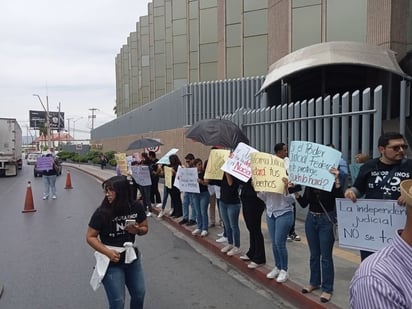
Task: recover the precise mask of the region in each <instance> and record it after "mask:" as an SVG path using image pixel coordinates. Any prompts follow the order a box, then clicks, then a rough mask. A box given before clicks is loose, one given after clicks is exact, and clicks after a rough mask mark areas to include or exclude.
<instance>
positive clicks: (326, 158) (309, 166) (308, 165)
mask: <svg viewBox="0 0 412 309" xmlns="http://www.w3.org/2000/svg"><path fill="white" fill-rule="evenodd" d="M341 157H342V153H341V152H340V151H337V150H336V149H333V148H332V147H328V146H324V145H321V144H316V143H311V142H306V141H292V142H291V143H290V147H289V159H290V163H289V181H290V182H292V183H294V184H301V185H304V186H309V187H313V188H317V189H321V190H325V191H329V192H330V191H332V187H333V184H334V182H335V176H334V175H333V174H332V173H330V171H329V170H330V169H331V168H332V167H338V166H339V161H340V159H341Z"/></svg>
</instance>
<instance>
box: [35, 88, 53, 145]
mask: <svg viewBox="0 0 412 309" xmlns="http://www.w3.org/2000/svg"><path fill="white" fill-rule="evenodd" d="M33 96H35V97H37V98H38V99H39V101H40V103H41V106H42V107H43V109H44V111H45V112H46V126H47V147H48V149H49V150H50V148H51V137H50V115H49V96H46V106H47V108H46V107H45V106H44V104H43V101H42V100H41V98H40V96H39V95H38V94H33Z"/></svg>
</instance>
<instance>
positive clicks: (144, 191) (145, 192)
mask: <svg viewBox="0 0 412 309" xmlns="http://www.w3.org/2000/svg"><path fill="white" fill-rule="evenodd" d="M141 157H142V160H141V161H140V163H139V164H140V165H141V166H147V168H148V169H149V173H150V168H151V164H152V162H151V161H150V159H149V156H148V155H147V153H146V152H142V153H141ZM151 189H152V184H149V185H145V186H143V185H139V190H140V193H141V195H142V200H143V205H144V206H145V208H146V215H147V216H148V217H151V216H152V203H151V201H150V192H151Z"/></svg>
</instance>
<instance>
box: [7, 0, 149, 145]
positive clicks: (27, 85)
mask: <svg viewBox="0 0 412 309" xmlns="http://www.w3.org/2000/svg"><path fill="white" fill-rule="evenodd" d="M148 2H151V1H149V0H70V1H67V0H65V1H63V0H54V1H52V0H36V1H32V0H1V2H0V46H1V47H0V108H1V109H0V117H7V118H17V120H18V121H19V123H20V126H21V127H22V130H23V135H27V126H28V124H29V110H39V111H41V110H43V107H42V106H41V104H40V101H39V99H38V98H37V97H35V96H33V94H38V95H40V97H41V99H42V101H43V103H44V104H45V105H46V96H48V101H49V109H50V111H57V110H58V105H59V102H61V111H62V112H64V113H65V119H67V118H73V120H72V121H70V127H71V128H70V129H71V130H70V133H73V132H72V130H73V126H75V129H76V132H75V137H76V138H89V136H90V135H89V134H87V133H85V132H87V131H90V129H91V119H90V118H89V116H91V111H90V110H89V109H90V108H97V109H98V110H96V111H95V115H96V118H95V122H94V127H95V128H96V127H98V126H99V125H102V124H104V123H106V122H108V121H110V120H112V119H114V118H115V115H114V113H113V107H114V106H115V100H116V88H115V66H114V61H115V56H116V55H117V54H118V53H119V51H120V48H121V47H122V45H123V44H125V43H126V42H127V37H128V36H129V33H130V32H133V31H135V30H136V22H137V21H138V20H139V16H144V15H147V4H148ZM81 117H83V118H81ZM79 118H81V119H79ZM75 120H77V121H75ZM73 121H75V125H74V123H73ZM65 127H66V129H67V120H66V121H65ZM83 131H84V132H83ZM30 133H31V134H32V135H34V131H33V130H32V131H31V132H29V135H30Z"/></svg>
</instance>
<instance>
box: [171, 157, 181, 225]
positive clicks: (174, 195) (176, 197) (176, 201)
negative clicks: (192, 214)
mask: <svg viewBox="0 0 412 309" xmlns="http://www.w3.org/2000/svg"><path fill="white" fill-rule="evenodd" d="M169 161H170V168H171V169H172V188H170V189H168V190H169V192H170V198H171V200H172V208H173V212H172V213H171V214H170V216H171V217H172V218H179V217H181V216H182V215H183V211H182V198H181V196H180V190H179V189H178V188H176V187H175V186H174V185H173V183H174V182H175V178H176V173H177V169H178V168H179V166H181V165H182V163H181V161H180V159H179V157H178V156H177V155H175V154H173V155H171V156H170V157H169Z"/></svg>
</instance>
